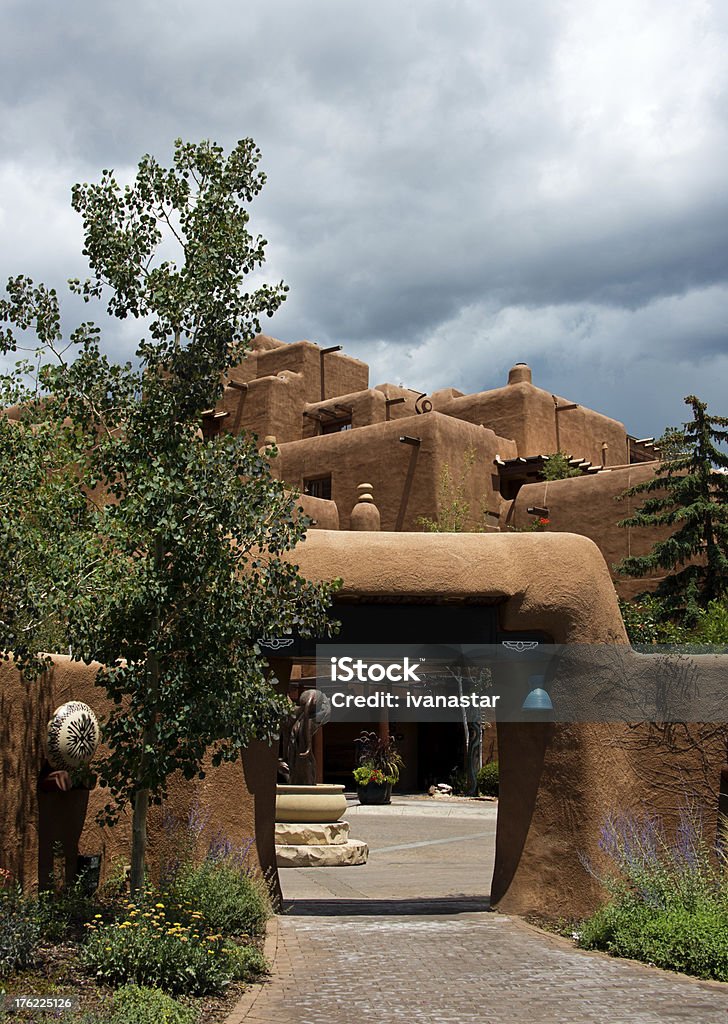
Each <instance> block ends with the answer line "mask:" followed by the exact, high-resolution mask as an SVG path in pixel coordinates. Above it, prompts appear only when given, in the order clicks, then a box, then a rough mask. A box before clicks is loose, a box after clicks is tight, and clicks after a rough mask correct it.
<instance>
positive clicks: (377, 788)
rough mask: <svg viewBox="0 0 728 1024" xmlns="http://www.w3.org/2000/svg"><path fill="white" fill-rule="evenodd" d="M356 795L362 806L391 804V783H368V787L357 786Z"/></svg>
mask: <svg viewBox="0 0 728 1024" xmlns="http://www.w3.org/2000/svg"><path fill="white" fill-rule="evenodd" d="M356 795H357V796H358V797H359V803H360V804H391V802H392V783H391V782H368V783H367V784H366V786H357V790H356Z"/></svg>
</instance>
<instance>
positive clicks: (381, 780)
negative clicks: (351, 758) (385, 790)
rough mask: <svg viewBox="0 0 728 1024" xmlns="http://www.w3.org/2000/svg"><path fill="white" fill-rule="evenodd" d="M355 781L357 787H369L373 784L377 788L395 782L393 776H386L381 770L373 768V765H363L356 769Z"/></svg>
mask: <svg viewBox="0 0 728 1024" xmlns="http://www.w3.org/2000/svg"><path fill="white" fill-rule="evenodd" d="M354 779H355V780H356V784H357V786H368V785H369V783H370V782H373V783H374V784H375V785H377V786H383V785H384V784H385V783H387V782H391V783H393V782H395V781H396V780H395V779H394V778H393V777H392V776H391V775H385V774H384V772H383V771H382V770H381V769H380V768H373V767H372V766H371V765H368V764H363V765H361V767H359V768H355V769H354Z"/></svg>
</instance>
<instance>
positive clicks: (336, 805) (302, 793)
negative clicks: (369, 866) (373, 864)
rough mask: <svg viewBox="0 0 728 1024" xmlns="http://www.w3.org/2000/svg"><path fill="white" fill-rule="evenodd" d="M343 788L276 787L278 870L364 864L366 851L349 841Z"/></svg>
mask: <svg viewBox="0 0 728 1024" xmlns="http://www.w3.org/2000/svg"><path fill="white" fill-rule="evenodd" d="M345 810H346V798H345V796H344V787H343V786H331V785H318V786H277V787H276V837H275V841H276V863H277V865H278V867H279V868H312V867H343V866H345V865H350V864H366V861H367V857H368V856H369V847H368V846H367V844H366V843H363V842H361V840H359V839H350V838H349V823H348V822H347V821H340V820H339V819H340V818H341V815H342V814H343V813H344V811H345Z"/></svg>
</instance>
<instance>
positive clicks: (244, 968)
mask: <svg viewBox="0 0 728 1024" xmlns="http://www.w3.org/2000/svg"><path fill="white" fill-rule="evenodd" d="M225 956H226V957H227V958H228V962H229V964H230V974H231V977H232V978H234V979H235V981H255V979H256V978H259V977H260V976H261V974H268V972H269V970H270V968H269V965H268V961H267V960H266V958H265V957H264V956H263V954H262V953H261V951H260V950H259V949H258V947H257V946H237V945H235V944H234V943H232V942H231V943H229V944H228V945H227V946H226V947H225Z"/></svg>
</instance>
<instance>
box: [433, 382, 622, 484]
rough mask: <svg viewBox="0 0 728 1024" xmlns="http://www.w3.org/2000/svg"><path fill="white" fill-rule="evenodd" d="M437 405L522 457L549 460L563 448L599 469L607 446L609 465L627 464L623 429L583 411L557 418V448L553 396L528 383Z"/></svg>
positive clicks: (437, 400)
mask: <svg viewBox="0 0 728 1024" xmlns="http://www.w3.org/2000/svg"><path fill="white" fill-rule="evenodd" d="M557 397H558V396H557ZM432 400H433V406H434V409H435V411H437V412H442V413H444V414H445V415H447V416H455V417H456V418H458V419H462V420H467V421H468V422H470V423H484V424H485V425H486V426H488V427H491V428H492V429H493V430H494V431H495V432H496V433H497V434H499V435H500V436H501V437H510V438H513V439H514V440H515V442H516V444H517V445H518V455H520V456H524V457H527V456H529V455H550V454H551V453H552V452H555V451H557V450H558V447H559V445H560V447H561V451H564V452H566V453H567V454H568V455H572V456H574V457H575V458H585V459H587V460H588V461H590V462H592V463H593V464H594V465H597V466H599V465H601V458H602V443H603V442H605V441H606V442H607V444H608V445H609V448H608V452H607V465H610V466H618V465H622V464H624V463H625V462H626V461H627V458H628V454H627V435H626V432H625V429H624V425H623V424H622V423H619V422H618V421H617V420H613V419H610V417H608V416H603V415H602V414H601V413H598V412H594V411H593V410H592V409H587V408H584V407H583V406H579V407H578V408H576V409H567V410H564V412H560V413H558V418H559V438H558V444H557V438H556V415H557V414H556V413H555V412H554V400H553V396H552V395H551V393H550V392H548V391H544V390H543V389H542V388H538V387H536V386H535V385H533V384H530V383H528V382H527V381H521V382H519V383H515V384H507V385H506V386H505V387H502V388H496V389H495V390H493V391H481V392H480V393H478V394H473V395H463V396H462V397H459V398H457V397H456V398H448V397H447V396H446V395H445V394H444V393H443V392H437V393H436V394H435V395H433V396H432ZM558 402H559V405H569V404H571V402H570V400H568V399H566V398H559V399H558Z"/></svg>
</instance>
